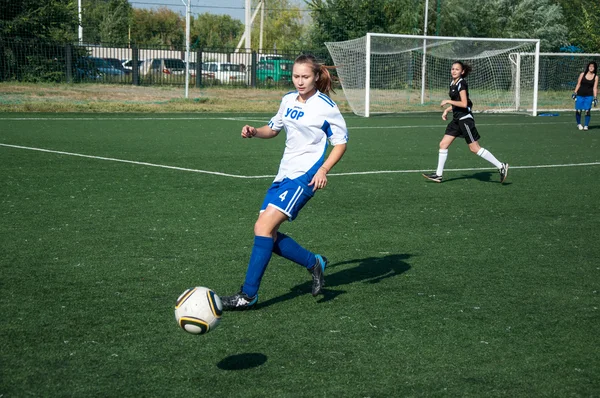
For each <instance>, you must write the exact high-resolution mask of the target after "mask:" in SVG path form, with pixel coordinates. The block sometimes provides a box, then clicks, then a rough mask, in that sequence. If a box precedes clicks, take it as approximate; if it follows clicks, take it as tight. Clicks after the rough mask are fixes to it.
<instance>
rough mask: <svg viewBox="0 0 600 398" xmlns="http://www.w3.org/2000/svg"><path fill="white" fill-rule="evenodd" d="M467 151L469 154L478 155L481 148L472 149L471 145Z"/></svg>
mask: <svg viewBox="0 0 600 398" xmlns="http://www.w3.org/2000/svg"><path fill="white" fill-rule="evenodd" d="M469 150H470V151H471V152H473V153H474V154H475V155H477V154H479V151H480V150H481V147H474V146H472V145H469Z"/></svg>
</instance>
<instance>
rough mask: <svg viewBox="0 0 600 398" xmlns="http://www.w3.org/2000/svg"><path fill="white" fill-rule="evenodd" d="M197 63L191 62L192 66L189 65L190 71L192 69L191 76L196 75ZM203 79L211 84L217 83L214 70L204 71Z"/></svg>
mask: <svg viewBox="0 0 600 398" xmlns="http://www.w3.org/2000/svg"><path fill="white" fill-rule="evenodd" d="M197 65H198V64H197V63H196V62H190V66H189V71H190V77H196V72H197V71H196V67H197ZM202 81H204V82H206V83H210V84H215V83H217V82H218V81H217V79H216V78H215V73H214V72H207V71H204V70H203V71H202Z"/></svg>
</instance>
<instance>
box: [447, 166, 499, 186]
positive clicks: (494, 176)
mask: <svg viewBox="0 0 600 398" xmlns="http://www.w3.org/2000/svg"><path fill="white" fill-rule="evenodd" d="M508 171H509V172H510V168H509V169H508ZM508 177H509V178H508V179H510V175H509V176H508ZM456 180H479V181H483V182H491V183H496V184H501V182H500V177H499V176H498V173H497V172H492V171H482V172H480V173H475V174H463V175H462V176H460V177H454V178H444V182H442V184H443V183H446V182H450V181H456ZM507 184H510V183H507V182H504V185H507Z"/></svg>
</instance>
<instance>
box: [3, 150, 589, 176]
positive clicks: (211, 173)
mask: <svg viewBox="0 0 600 398" xmlns="http://www.w3.org/2000/svg"><path fill="white" fill-rule="evenodd" d="M0 146H2V147H6V148H15V149H24V150H29V151H37V152H45V153H54V154H57V155H66V156H76V157H81V158H87V159H96V160H106V161H110V162H119V163H128V164H135V165H139V166H149V167H158V168H162V169H169V170H178V171H187V172H191V173H201V174H210V175H216V176H222V177H231V178H241V179H257V178H274V177H275V176H274V175H258V176H244V175H238V174H228V173H221V172H218V171H209V170H199V169H190V168H186V167H178V166H168V165H164V164H156V163H148V162H138V161H136V160H126V159H117V158H109V157H104V156H94V155H85V154H82V153H73V152H64V151H55V150H52V149H44V148H34V147H27V146H21V145H11V144H4V143H0ZM599 165H600V162H587V163H565V164H542V165H530V166H510V168H511V169H542V168H554V167H581V166H599ZM483 170H493V168H490V167H475V168H461V169H446V171H483ZM428 171H431V169H426V170H418V169H414V170H373V171H355V172H348V173H331V174H328V176H352V175H372V174H399V173H425V172H428Z"/></svg>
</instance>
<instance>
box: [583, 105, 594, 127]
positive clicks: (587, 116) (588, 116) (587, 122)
mask: <svg viewBox="0 0 600 398" xmlns="http://www.w3.org/2000/svg"><path fill="white" fill-rule="evenodd" d="M591 119H592V112H591V109H588V110H587V111H585V121H584V122H583V129H584V130H587V129H588V126H589V125H590V120H591Z"/></svg>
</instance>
